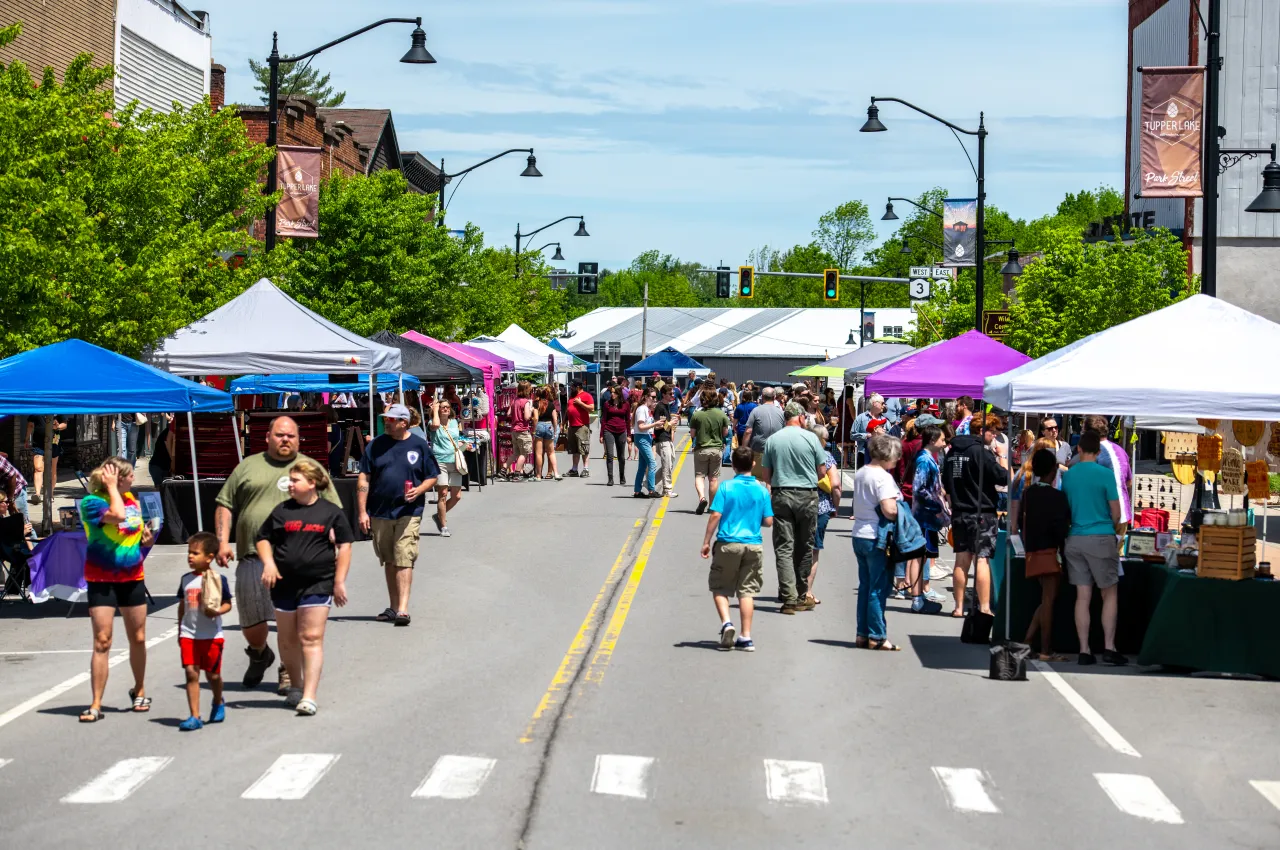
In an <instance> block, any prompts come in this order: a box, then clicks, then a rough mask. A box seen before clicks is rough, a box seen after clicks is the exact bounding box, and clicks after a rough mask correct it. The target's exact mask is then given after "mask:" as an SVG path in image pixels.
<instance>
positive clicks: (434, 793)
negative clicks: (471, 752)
mask: <svg viewBox="0 0 1280 850" xmlns="http://www.w3.org/2000/svg"><path fill="white" fill-rule="evenodd" d="M496 764H497V761H495V760H494V759H486V758H479V757H477V756H440V758H439V759H437V760H436V763H435V765H434V766H432V768H431V772H430V773H428V774H427V778H426V779H424V780H422V784H421V785H419V786H418V790H416V791H414V792H413V796H414V797H442V798H443V799H445V800H465V799H467V798H468V797H474V796H475V795H476V794H478V793H480V787H481V786H482V785H484V781H485V780H486V779H488V778H489V774H490V773H492V772H493V767H494V765H496Z"/></svg>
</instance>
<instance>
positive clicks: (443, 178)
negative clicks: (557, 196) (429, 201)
mask: <svg viewBox="0 0 1280 850" xmlns="http://www.w3.org/2000/svg"><path fill="white" fill-rule="evenodd" d="M513 153H527V154H528V155H529V161H528V165H526V166H525V169H524V171H521V172H520V176H521V177H541V176H542V172H541V171H539V170H538V159H537V157H535V156H534V155H533V148H511V149H510V150H505V151H503V152H502V153H500V154H495V155H493V156H491V157H489V158H488V159H486V160H483V161H482V162H477V163H476V164H475V165H473V166H471V167H470V168H464V169H462V170H461V171H455V172H454V173H453V174H445V172H444V157H441V158H440V200H439V203H440V226H441V227H444V207H445V203H444V184H445V183H446V182H447V181H449V180H452V179H453V178H455V177H465V176H466V175H468V174H470V173H471V172H473V171H475V170H476V169H477V168H479V167H480V166H482V165H488V164H489V163H491V162H493V161H494V160H495V159H501V158H502V157H504V156H506V155H507V154H513ZM459 185H461V184H459ZM453 191H454V192H457V191H458V190H457V188H455V189H454V190H453Z"/></svg>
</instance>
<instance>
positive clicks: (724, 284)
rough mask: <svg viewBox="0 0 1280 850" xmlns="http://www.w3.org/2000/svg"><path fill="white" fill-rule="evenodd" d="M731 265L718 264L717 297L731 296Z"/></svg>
mask: <svg viewBox="0 0 1280 850" xmlns="http://www.w3.org/2000/svg"><path fill="white" fill-rule="evenodd" d="M729 292H730V289H729V267H728V266H716V297H717V298H728V297H729Z"/></svg>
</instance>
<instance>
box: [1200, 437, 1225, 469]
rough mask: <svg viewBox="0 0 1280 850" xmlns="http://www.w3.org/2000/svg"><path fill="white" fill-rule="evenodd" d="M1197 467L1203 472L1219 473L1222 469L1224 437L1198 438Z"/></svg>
mask: <svg viewBox="0 0 1280 850" xmlns="http://www.w3.org/2000/svg"><path fill="white" fill-rule="evenodd" d="M1196 465H1197V466H1198V467H1199V468H1200V471H1201V472H1217V471H1218V470H1219V469H1221V468H1222V435H1221V434H1206V435H1201V436H1199V437H1196Z"/></svg>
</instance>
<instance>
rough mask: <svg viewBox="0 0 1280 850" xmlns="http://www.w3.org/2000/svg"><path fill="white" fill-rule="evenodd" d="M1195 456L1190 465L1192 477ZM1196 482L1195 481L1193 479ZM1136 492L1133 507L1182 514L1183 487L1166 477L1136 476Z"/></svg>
mask: <svg viewBox="0 0 1280 850" xmlns="http://www.w3.org/2000/svg"><path fill="white" fill-rule="evenodd" d="M1194 457H1195V456H1194V455H1192V459H1193V462H1192V463H1191V464H1190V468H1191V473H1192V475H1194V474H1195V463H1194ZM1193 480H1194V479H1193ZM1133 485H1134V490H1136V491H1137V492H1136V494H1135V498H1134V503H1133V507H1134V509H1135V510H1141V509H1142V508H1157V509H1159V510H1162V511H1170V512H1181V511H1182V510H1183V507H1182V503H1183V492H1182V491H1183V486H1182V484H1180V483H1177V482H1175V481H1173V480H1171V479H1169V478H1168V477H1166V476H1164V475H1145V474H1144V475H1135V476H1134V477H1133Z"/></svg>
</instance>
